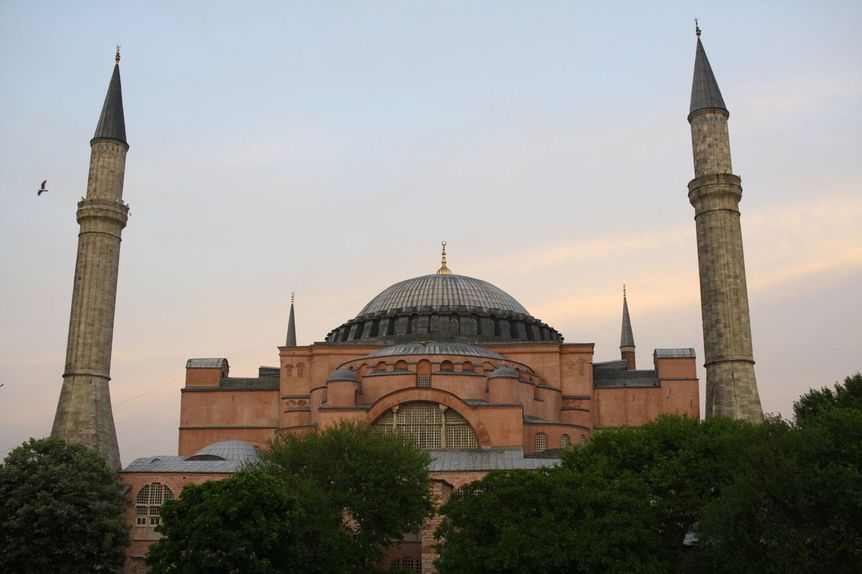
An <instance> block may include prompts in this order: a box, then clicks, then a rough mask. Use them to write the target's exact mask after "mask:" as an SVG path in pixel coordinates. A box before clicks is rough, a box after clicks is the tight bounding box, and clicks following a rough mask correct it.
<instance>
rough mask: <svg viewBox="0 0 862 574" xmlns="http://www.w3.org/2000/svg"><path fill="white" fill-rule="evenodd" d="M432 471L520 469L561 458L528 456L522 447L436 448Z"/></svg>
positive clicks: (531, 467)
mask: <svg viewBox="0 0 862 574" xmlns="http://www.w3.org/2000/svg"><path fill="white" fill-rule="evenodd" d="M429 454H430V455H431V464H430V465H429V467H428V470H430V471H431V472H469V471H483V470H518V469H529V470H534V469H537V468H543V467H551V466H557V465H559V464H560V459H558V458H557V459H553V458H544V459H541V458H527V457H525V456H524V450H523V449H520V448H507V449H502V448H497V449H488V450H485V449H482V450H479V449H476V450H434V451H431V452H430V453H429Z"/></svg>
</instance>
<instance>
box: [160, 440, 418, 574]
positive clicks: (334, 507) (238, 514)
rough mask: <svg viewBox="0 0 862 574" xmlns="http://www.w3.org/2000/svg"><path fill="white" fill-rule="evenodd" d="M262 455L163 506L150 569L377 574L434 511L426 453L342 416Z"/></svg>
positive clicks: (275, 442)
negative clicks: (390, 550)
mask: <svg viewBox="0 0 862 574" xmlns="http://www.w3.org/2000/svg"><path fill="white" fill-rule="evenodd" d="M261 454H262V458H263V460H262V461H261V462H260V463H258V464H255V465H253V466H251V467H248V468H246V469H244V470H243V471H241V472H239V473H237V474H236V475H234V476H233V477H232V478H229V479H226V480H222V481H212V482H207V483H204V484H202V485H191V486H187V487H186V488H185V489H183V492H182V494H181V495H180V497H179V498H178V499H177V500H175V501H170V502H166V503H165V504H164V506H163V507H162V512H161V515H162V524H161V525H160V526H159V527H158V528H157V531H158V532H160V533H162V534H163V535H164V537H163V538H162V539H161V540H160V541H159V542H157V543H156V544H154V545H153V546H152V547H151V549H150V553H149V555H148V557H147V563H148V564H149V565H150V566H152V568H153V570H152V572H153V573H154V574H168V573H179V572H182V573H183V574H196V573H201V574H203V573H215V574H219V573H234V572H243V573H245V572H249V573H252V574H289V573H293V572H297V573H298V572H302V573H311V574H314V573H315V572H320V573H328V572H344V573H350V572H356V573H365V572H373V571H375V568H376V567H377V566H378V564H379V562H380V559H381V558H382V556H383V552H384V550H385V549H386V548H387V547H388V546H389V545H391V544H392V543H393V542H395V541H397V540H399V539H400V538H402V537H403V535H404V534H406V533H408V532H415V531H417V530H418V529H419V528H420V526H421V525H422V523H423V522H424V521H425V520H426V519H427V518H428V517H429V516H430V514H431V512H432V510H433V500H432V498H431V492H430V489H429V486H430V478H429V475H428V463H429V457H428V454H427V453H425V452H422V451H420V450H418V449H417V448H416V446H415V445H414V444H413V443H412V442H410V441H409V439H407V438H405V437H403V436H401V435H381V434H378V433H375V432H374V431H372V429H371V428H370V427H369V426H367V425H354V424H350V423H341V424H339V425H338V426H335V427H332V428H329V429H326V430H323V431H315V432H310V433H307V434H304V435H289V434H288V435H279V436H278V437H277V438H275V439H274V440H273V441H272V442H271V443H270V445H269V448H268V449H267V450H265V451H264V452H262V453H261Z"/></svg>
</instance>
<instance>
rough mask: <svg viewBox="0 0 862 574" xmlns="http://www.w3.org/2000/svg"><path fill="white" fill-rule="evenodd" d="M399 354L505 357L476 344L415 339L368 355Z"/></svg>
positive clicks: (388, 355) (386, 355) (387, 355)
mask: <svg viewBox="0 0 862 574" xmlns="http://www.w3.org/2000/svg"><path fill="white" fill-rule="evenodd" d="M399 355H459V356H465V357H481V358H483V359H505V357H504V356H503V355H501V354H499V353H495V352H494V351H491V350H489V349H486V348H484V347H480V346H478V345H467V344H465V343H446V342H442V341H417V342H413V343H402V344H400V345H392V346H391V347H384V348H382V349H379V350H377V351H374V352H373V353H371V354H370V355H368V356H369V357H395V356H399Z"/></svg>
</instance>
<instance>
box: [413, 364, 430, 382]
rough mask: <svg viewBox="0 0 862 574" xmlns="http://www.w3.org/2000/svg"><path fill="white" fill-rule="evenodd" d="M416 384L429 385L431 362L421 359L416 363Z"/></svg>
mask: <svg viewBox="0 0 862 574" xmlns="http://www.w3.org/2000/svg"><path fill="white" fill-rule="evenodd" d="M416 386H417V387H430V386H431V362H430V361H426V360H425V359H422V360H421V361H419V363H417V364H416Z"/></svg>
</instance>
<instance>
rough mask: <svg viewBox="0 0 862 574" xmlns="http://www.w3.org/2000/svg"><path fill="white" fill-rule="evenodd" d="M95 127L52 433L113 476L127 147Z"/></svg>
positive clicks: (116, 461)
mask: <svg viewBox="0 0 862 574" xmlns="http://www.w3.org/2000/svg"><path fill="white" fill-rule="evenodd" d="M114 73H115V79H112V84H111V87H110V88H109V91H108V96H109V99H110V97H111V96H112V90H119V72H118V70H116V69H115V72H114ZM115 82H116V85H115ZM115 95H116V96H119V94H115ZM120 106H122V102H121V101H120ZM106 110H107V111H108V112H110V113H112V114H114V115H118V116H119V117H120V118H121V119H122V107H120V109H119V110H116V109H109V107H108V104H107V101H106V106H105V109H103V111H102V116H103V118H104V117H105V116H106ZM100 129H101V121H100V128H98V129H97V137H96V138H94V139H93V140H92V141H91V142H90V147H91V152H90V173H89V179H88V184H87V196H86V198H84V199H83V200H81V201H80V202H79V203H78V214H77V217H78V224H79V226H80V233H79V235H78V255H77V260H76V263H75V279H74V284H73V289H72V311H71V315H70V319H69V338H68V342H67V346H66V365H65V369H64V372H63V388H62V390H61V392H60V401H59V403H58V405H57V413H56V415H55V417H54V425H53V428H52V430H51V435H52V436H56V437H60V438H62V439H64V440H68V441H74V442H80V443H83V444H86V445H88V446H90V447H92V448H94V449H95V450H97V451H99V452H100V453H101V454H102V455H103V456H104V457H105V458H106V460H107V461H108V464H109V465H110V466H111V467H112V468H115V469H118V470H119V468H120V452H119V447H118V444H117V434H116V430H115V427H114V417H113V413H112V411H111V397H110V389H109V387H108V382H109V381H110V377H111V347H112V343H113V334H114V309H115V305H116V299H117V277H118V273H119V262H120V240H121V233H122V231H123V228H124V227H125V226H126V222H127V221H128V213H129V208H128V206H127V205H126V204H125V203H123V178H124V174H125V166H126V152H127V151H128V149H129V146H128V144H127V143H126V142H125V141H124V140H125V131H123V132H122V134H121V135H122V138H123V139H122V140H121V139H116V138H114V137H99V135H100V134H99V130H100ZM118 133H119V132H118Z"/></svg>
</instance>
